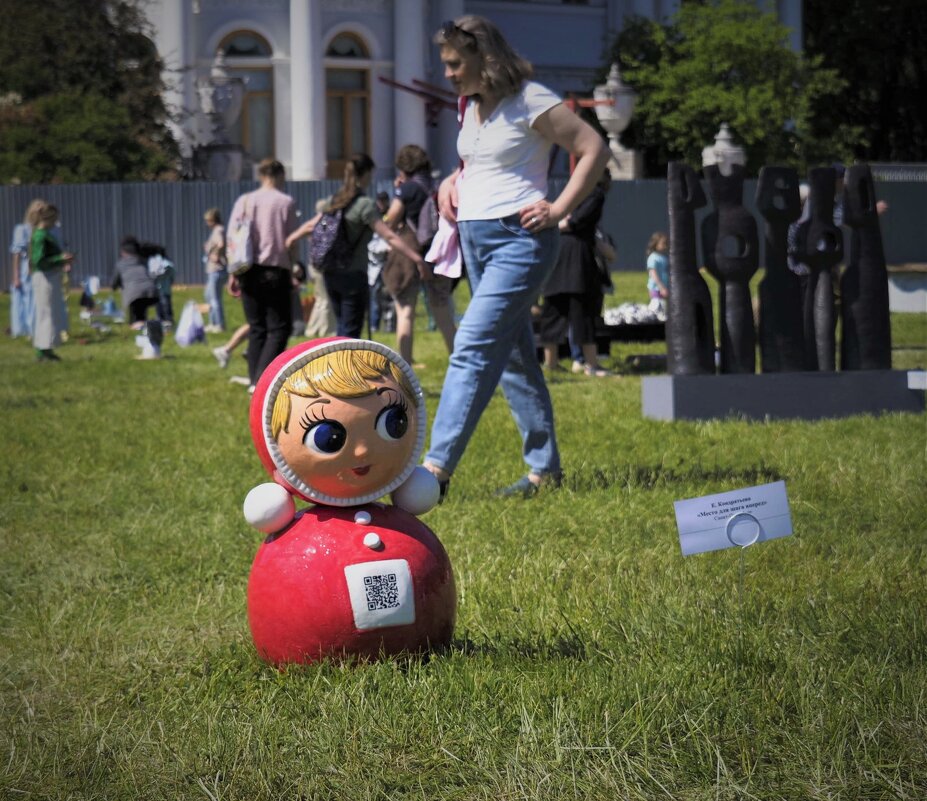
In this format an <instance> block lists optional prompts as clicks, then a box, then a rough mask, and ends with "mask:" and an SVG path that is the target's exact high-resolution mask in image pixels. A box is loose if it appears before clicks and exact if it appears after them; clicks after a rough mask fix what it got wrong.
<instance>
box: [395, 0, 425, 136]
mask: <svg viewBox="0 0 927 801" xmlns="http://www.w3.org/2000/svg"><path fill="white" fill-rule="evenodd" d="M426 22H427V9H426V7H425V1H424V0H396V2H395V3H394V4H393V30H394V31H395V41H394V42H393V53H394V54H395V57H394V64H395V67H394V76H393V77H394V78H395V80H397V81H399V82H400V83H404V84H407V85H409V86H414V85H415V84H413V83H412V80H413V79H418V80H420V81H423V80H425V48H426V47H428V40H427V37H426V35H425V25H426ZM393 109H394V111H395V113H394V114H393V119H394V120H395V126H396V127H395V133H394V136H395V143H396V149H397V150H398V149H399V148H400V147H402V146H403V145H419V146H420V147H426V146H427V140H426V137H425V101H424V100H423V99H422V98H420V97H419V96H418V95H413V94H412V93H411V92H405V91H403V90H402V89H395V90H394V91H393Z"/></svg>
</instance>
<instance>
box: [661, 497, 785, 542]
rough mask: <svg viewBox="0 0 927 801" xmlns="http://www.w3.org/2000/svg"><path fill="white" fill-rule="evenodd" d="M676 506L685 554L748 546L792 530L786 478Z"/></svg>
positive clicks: (692, 499) (680, 540) (691, 499)
mask: <svg viewBox="0 0 927 801" xmlns="http://www.w3.org/2000/svg"><path fill="white" fill-rule="evenodd" d="M673 506H674V507H675V509H676V527H677V528H678V529H679V545H680V547H681V548H682V555H683V556H690V555H691V554H694V553H704V552H705V551H718V550H721V549H722V548H733V547H735V546H736V547H740V548H746V547H747V546H748V545H753V544H754V543H756V542H765V541H766V540H774V539H777V538H778V537H787V536H788V535H789V534H791V533H792V514H791V511H790V510H789V499H788V497H787V496H786V494H785V482H784V481H776V482H774V483H772V484H761V485H760V486H758V487H747V488H746V489H739V490H732V491H731V492H719V493H718V494H717V495H705V496H703V497H701V498H689V499H687V500H684V501H676V502H675V503H674V504H673Z"/></svg>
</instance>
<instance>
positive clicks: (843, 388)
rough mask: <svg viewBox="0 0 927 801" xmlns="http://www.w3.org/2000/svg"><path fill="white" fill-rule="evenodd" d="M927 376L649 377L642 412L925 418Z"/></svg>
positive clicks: (666, 416) (662, 416)
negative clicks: (906, 415)
mask: <svg viewBox="0 0 927 801" xmlns="http://www.w3.org/2000/svg"><path fill="white" fill-rule="evenodd" d="M922 379H923V372H922V371H913V370H912V371H908V370H859V371H851V372H843V373H831V372H808V373H765V374H758V375H748V374H726V375H666V376H646V377H644V378H643V379H642V383H641V407H642V412H643V415H644V417H648V418H650V419H651V420H712V419H717V418H724V417H739V418H746V419H749V420H767V419H800V420H819V419H821V418H827V417H849V416H850V415H855V414H884V413H886V412H923V411H924V392H923V390H921V389H915V388H914V387H918V386H920V384H921V383H922Z"/></svg>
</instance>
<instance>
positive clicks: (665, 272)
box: [647, 231, 669, 316]
mask: <svg viewBox="0 0 927 801" xmlns="http://www.w3.org/2000/svg"><path fill="white" fill-rule="evenodd" d="M668 254H669V237H668V236H667V235H666V234H665V233H664V232H663V231H654V233H653V234H651V235H650V241H648V242H647V292H648V294H649V295H650V310H651V311H655V312H656V313H657V314H658V315H664V316H665V315H666V299H667V298H668V297H669V255H668Z"/></svg>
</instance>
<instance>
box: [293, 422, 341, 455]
mask: <svg viewBox="0 0 927 801" xmlns="http://www.w3.org/2000/svg"><path fill="white" fill-rule="evenodd" d="M347 438H348V433H347V431H345V430H344V426H343V425H341V423H338V422H336V421H334V420H321V421H319V422H318V423H316V424H315V425H314V426H312V427H311V428H310V429H308V430H307V431H306V434H305V436H303V444H304V445H305V446H306V447H307V448H308V449H309V450H310V451H315V452H316V453H324V454H329V453H337V452H338V451H340V450H341V449H342V448H343V447H344V443H345V440H347Z"/></svg>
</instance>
